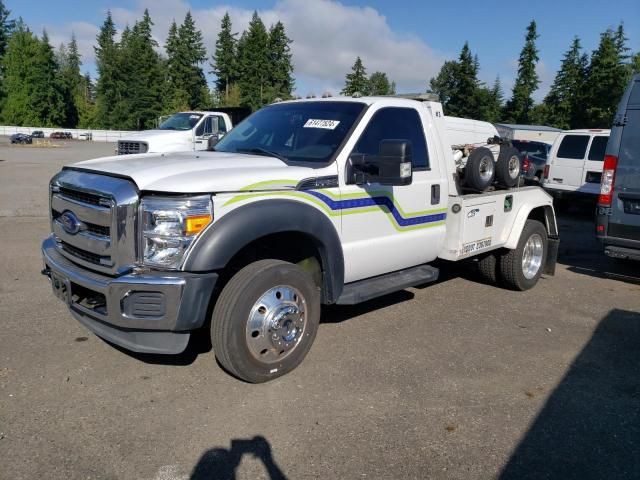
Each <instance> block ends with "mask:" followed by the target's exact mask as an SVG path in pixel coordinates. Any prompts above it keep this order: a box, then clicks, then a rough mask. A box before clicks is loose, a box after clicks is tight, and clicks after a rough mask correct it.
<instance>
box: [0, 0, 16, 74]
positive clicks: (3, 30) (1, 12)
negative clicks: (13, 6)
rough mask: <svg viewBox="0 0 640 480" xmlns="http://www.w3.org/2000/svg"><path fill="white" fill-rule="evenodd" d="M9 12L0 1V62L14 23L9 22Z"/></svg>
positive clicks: (0, 0)
mask: <svg viewBox="0 0 640 480" xmlns="http://www.w3.org/2000/svg"><path fill="white" fill-rule="evenodd" d="M9 15H11V11H10V10H7V8H6V7H5V6H4V2H3V1H2V0H0V61H1V60H2V57H3V56H4V53H5V52H6V50H7V44H8V43H9V37H10V36H11V32H12V31H13V29H14V27H15V22H14V21H13V20H9Z"/></svg>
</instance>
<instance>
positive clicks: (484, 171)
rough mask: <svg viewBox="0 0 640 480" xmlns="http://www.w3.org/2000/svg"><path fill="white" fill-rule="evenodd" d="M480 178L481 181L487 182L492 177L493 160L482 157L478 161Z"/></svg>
mask: <svg viewBox="0 0 640 480" xmlns="http://www.w3.org/2000/svg"><path fill="white" fill-rule="evenodd" d="M479 170H480V178H482V179H483V180H485V181H486V180H489V179H491V177H493V160H492V159H490V158H489V157H484V158H483V159H482V160H480V168H479Z"/></svg>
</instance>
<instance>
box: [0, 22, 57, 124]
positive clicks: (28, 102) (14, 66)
mask: <svg viewBox="0 0 640 480" xmlns="http://www.w3.org/2000/svg"><path fill="white" fill-rule="evenodd" d="M2 62H3V67H4V68H3V70H4V72H5V77H4V86H5V88H6V92H7V97H6V99H5V102H4V105H3V110H2V117H3V120H4V121H6V122H7V123H11V124H14V125H38V126H58V125H60V124H61V123H62V121H63V120H64V104H63V99H62V95H61V94H60V91H59V86H58V84H57V81H56V74H57V64H56V61H55V55H54V53H53V49H52V48H51V45H50V44H49V37H48V36H47V34H46V32H44V33H43V36H42V39H38V38H37V37H36V36H35V35H34V34H33V33H31V32H30V31H29V29H28V28H27V27H26V26H25V25H24V24H23V23H22V22H20V21H19V22H18V24H17V28H16V31H15V32H14V33H13V34H12V35H11V38H10V40H9V43H8V45H7V51H6V54H5V56H4V58H3V59H2Z"/></svg>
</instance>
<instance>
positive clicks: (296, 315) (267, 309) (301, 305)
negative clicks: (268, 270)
mask: <svg viewBox="0 0 640 480" xmlns="http://www.w3.org/2000/svg"><path fill="white" fill-rule="evenodd" d="M306 307H307V303H306V301H305V299H304V297H303V296H302V294H301V293H300V291H299V290H297V289H296V288H293V287H291V286H289V285H279V286H277V287H273V288H271V289H269V290H268V291H266V292H265V293H264V294H263V295H262V296H261V297H260V298H259V299H258V300H257V301H256V302H255V303H254V305H253V307H252V308H251V312H250V313H249V318H248V319H247V328H246V341H247V346H248V347H249V352H251V355H252V356H253V357H254V358H256V359H257V360H259V361H260V362H263V363H276V362H280V361H282V360H284V359H285V358H287V357H288V356H289V355H291V354H292V353H293V351H294V350H295V349H296V347H297V346H298V345H299V343H300V339H301V338H302V336H303V335H304V332H305V329H306V323H307V308H306Z"/></svg>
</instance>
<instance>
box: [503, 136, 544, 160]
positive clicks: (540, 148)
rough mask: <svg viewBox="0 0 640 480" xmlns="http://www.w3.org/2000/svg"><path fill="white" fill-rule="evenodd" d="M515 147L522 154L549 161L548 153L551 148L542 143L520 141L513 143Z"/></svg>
mask: <svg viewBox="0 0 640 480" xmlns="http://www.w3.org/2000/svg"><path fill="white" fill-rule="evenodd" d="M511 143H512V144H513V146H514V147H516V148H517V149H518V150H519V151H520V153H523V154H526V155H530V156H533V157H538V158H542V159H545V160H546V159H547V152H548V151H549V146H548V145H546V144H544V143H540V142H523V141H521V140H520V141H519V140H513V141H512V142H511Z"/></svg>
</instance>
